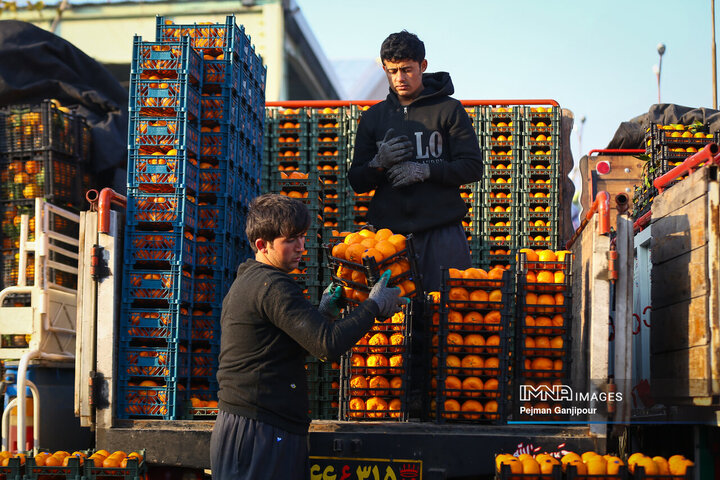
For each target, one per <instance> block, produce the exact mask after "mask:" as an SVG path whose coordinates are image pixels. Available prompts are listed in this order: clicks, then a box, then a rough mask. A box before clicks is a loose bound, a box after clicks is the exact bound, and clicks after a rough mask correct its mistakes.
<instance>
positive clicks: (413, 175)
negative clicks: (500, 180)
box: [348, 30, 483, 291]
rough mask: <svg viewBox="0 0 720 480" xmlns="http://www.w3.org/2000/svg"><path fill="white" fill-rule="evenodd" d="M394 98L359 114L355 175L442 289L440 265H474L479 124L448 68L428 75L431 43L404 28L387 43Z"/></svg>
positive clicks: (376, 211)
mask: <svg viewBox="0 0 720 480" xmlns="http://www.w3.org/2000/svg"><path fill="white" fill-rule="evenodd" d="M380 58H381V60H382V62H383V70H384V71H385V74H386V75H387V78H388V83H389V84H390V92H389V93H388V96H387V98H386V99H385V100H384V101H382V102H380V103H378V104H376V105H373V106H372V107H370V109H368V110H367V111H365V112H364V113H363V115H362V117H361V119H360V125H359V126H358V131H357V137H356V140H355V152H354V155H353V160H352V165H351V167H350V171H349V174H348V180H349V182H350V185H351V186H352V188H353V190H355V192H358V193H364V192H368V191H370V190H373V189H374V190H375V195H374V197H373V199H372V201H371V202H370V207H369V210H368V221H369V222H370V223H371V224H372V225H373V226H375V227H376V228H389V229H391V230H392V231H393V232H396V233H402V234H405V235H407V234H410V233H412V234H413V236H414V239H415V247H416V249H417V251H418V255H419V257H420V258H419V268H420V271H421V273H422V283H423V288H424V289H425V290H426V291H433V290H438V289H439V288H440V267H454V268H460V269H465V268H468V267H470V266H471V263H470V262H471V260H470V250H469V248H468V243H467V237H466V235H465V231H464V230H463V228H462V224H461V221H462V218H463V217H465V216H466V215H467V206H466V205H465V202H464V200H463V199H462V198H461V197H460V189H459V187H460V186H461V185H464V184H467V183H472V182H476V181H478V180H480V179H481V178H482V171H483V164H482V154H481V152H480V147H479V145H478V141H477V135H476V133H475V131H474V130H473V127H472V122H471V121H470V118H469V117H468V115H467V112H465V109H464V108H463V106H462V104H461V103H460V102H459V101H458V100H455V99H453V98H451V97H450V96H449V95H452V93H453V92H454V91H455V89H454V87H453V84H452V81H451V80H450V75H449V74H448V73H446V72H437V73H424V72H425V70H426V69H427V60H426V59H425V45H424V44H423V42H422V41H421V40H420V39H419V38H418V37H417V36H416V35H414V34H412V33H409V32H407V31H405V30H403V31H402V32H399V33H393V34H391V35H390V36H388V37H387V38H386V39H385V41H384V42H383V44H382V46H381V48H380Z"/></svg>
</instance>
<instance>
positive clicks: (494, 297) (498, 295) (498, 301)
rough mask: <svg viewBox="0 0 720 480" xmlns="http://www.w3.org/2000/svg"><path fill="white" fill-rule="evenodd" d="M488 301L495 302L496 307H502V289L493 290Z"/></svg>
mask: <svg viewBox="0 0 720 480" xmlns="http://www.w3.org/2000/svg"><path fill="white" fill-rule="evenodd" d="M488 301H489V302H492V303H494V305H491V306H492V307H494V308H502V304H503V294H502V290H493V291H491V292H490V293H489V294H488Z"/></svg>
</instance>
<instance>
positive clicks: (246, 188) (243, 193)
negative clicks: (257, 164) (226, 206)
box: [233, 172, 260, 205]
mask: <svg viewBox="0 0 720 480" xmlns="http://www.w3.org/2000/svg"><path fill="white" fill-rule="evenodd" d="M249 174H250V172H249V173H248V177H249V178H248V177H245V178H244V179H243V180H241V181H239V182H237V183H236V184H235V187H236V188H235V194H234V195H233V196H234V198H235V200H237V201H238V202H240V204H241V205H250V202H251V201H252V200H253V199H254V198H255V197H257V196H258V195H260V188H259V186H258V184H257V183H256V182H254V181H253V179H252V178H253V177H250V176H249ZM255 178H257V177H255Z"/></svg>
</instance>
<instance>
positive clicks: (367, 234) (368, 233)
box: [357, 228, 375, 239]
mask: <svg viewBox="0 0 720 480" xmlns="http://www.w3.org/2000/svg"><path fill="white" fill-rule="evenodd" d="M357 233H358V235H360V236H361V237H363V238H372V239H374V238H375V232H373V231H372V230H368V229H367V228H363V229H362V230H360V231H359V232H357Z"/></svg>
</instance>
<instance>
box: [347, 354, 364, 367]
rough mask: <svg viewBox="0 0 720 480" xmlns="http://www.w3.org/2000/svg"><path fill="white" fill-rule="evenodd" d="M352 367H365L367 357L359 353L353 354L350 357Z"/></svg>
mask: <svg viewBox="0 0 720 480" xmlns="http://www.w3.org/2000/svg"><path fill="white" fill-rule="evenodd" d="M350 365H352V366H353V367H356V368H363V367H365V357H363V356H362V355H358V354H357V353H354V354H352V355H351V356H350Z"/></svg>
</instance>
